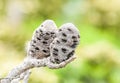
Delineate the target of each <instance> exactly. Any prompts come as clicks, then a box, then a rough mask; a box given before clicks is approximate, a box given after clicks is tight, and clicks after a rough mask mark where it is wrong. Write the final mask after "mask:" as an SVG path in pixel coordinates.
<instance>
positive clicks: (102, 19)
mask: <svg viewBox="0 0 120 83" xmlns="http://www.w3.org/2000/svg"><path fill="white" fill-rule="evenodd" d="M84 6H85V12H84V15H85V21H88V22H89V23H90V24H93V25H95V26H96V27H97V28H99V29H102V30H107V31H110V32H112V33H113V34H115V35H116V36H117V37H119V38H120V34H119V33H120V28H119V27H120V25H119V24H120V0H85V2H84Z"/></svg>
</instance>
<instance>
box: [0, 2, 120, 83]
mask: <svg viewBox="0 0 120 83" xmlns="http://www.w3.org/2000/svg"><path fill="white" fill-rule="evenodd" d="M50 18H51V19H52V20H54V21H55V22H56V24H57V25H58V26H60V25H61V24H63V23H66V22H73V23H74V24H75V25H76V27H78V29H79V30H80V35H81V39H80V45H79V46H78V48H77V49H76V56H77V59H76V60H75V61H73V62H72V63H70V64H69V65H67V66H66V67H65V68H62V69H57V70H52V69H48V68H39V69H33V70H32V74H31V76H30V79H29V83H120V42H119V41H120V28H119V23H120V20H119V18H120V1H119V0H0V68H1V69H0V77H1V78H2V77H5V75H6V74H7V73H8V72H9V71H10V70H11V69H12V68H14V67H15V66H16V65H18V64H19V63H20V62H22V61H23V59H24V58H25V57H26V52H25V44H26V42H27V41H29V40H30V39H31V36H32V33H33V31H34V30H35V29H36V28H37V27H38V26H39V25H40V23H41V22H42V21H43V20H45V19H50Z"/></svg>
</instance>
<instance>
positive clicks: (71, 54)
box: [67, 50, 75, 59]
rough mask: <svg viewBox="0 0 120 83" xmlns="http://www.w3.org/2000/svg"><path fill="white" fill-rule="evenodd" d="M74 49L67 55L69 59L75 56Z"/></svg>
mask: <svg viewBox="0 0 120 83" xmlns="http://www.w3.org/2000/svg"><path fill="white" fill-rule="evenodd" d="M74 52H75V51H74V50H73V51H71V52H70V53H69V54H68V55H67V59H69V58H70V57H71V56H73V55H74Z"/></svg>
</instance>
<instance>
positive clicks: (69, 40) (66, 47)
mask: <svg viewBox="0 0 120 83" xmlns="http://www.w3.org/2000/svg"><path fill="white" fill-rule="evenodd" d="M79 39H80V35H79V31H78V29H77V28H76V27H75V26H74V25H73V24H72V23H66V24H63V25H62V26H61V27H60V29H59V30H58V32H57V37H56V38H55V39H54V40H53V42H52V43H51V44H50V53H51V61H52V62H54V63H61V62H63V61H65V60H67V59H69V58H70V57H71V56H73V55H74V52H75V48H76V46H77V45H78V44H79Z"/></svg>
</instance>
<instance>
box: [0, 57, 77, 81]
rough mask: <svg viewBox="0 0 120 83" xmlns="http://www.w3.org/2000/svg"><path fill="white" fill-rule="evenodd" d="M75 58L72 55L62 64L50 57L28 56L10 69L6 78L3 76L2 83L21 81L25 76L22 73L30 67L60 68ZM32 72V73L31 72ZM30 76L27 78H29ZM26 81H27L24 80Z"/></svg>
mask: <svg viewBox="0 0 120 83" xmlns="http://www.w3.org/2000/svg"><path fill="white" fill-rule="evenodd" d="M74 59H75V56H72V57H71V58H69V59H68V60H66V61H63V62H61V63H60V64H55V63H52V62H51V60H50V57H48V58H43V59H30V58H26V59H25V60H24V61H23V63H21V64H20V65H18V66H17V67H15V68H14V69H12V70H11V71H10V73H9V74H8V75H7V76H6V78H3V79H1V80H0V83H19V81H20V80H21V79H24V75H23V77H20V76H21V75H22V74H25V73H26V72H28V71H29V70H30V69H32V68H35V67H45V66H47V67H48V68H50V69H58V68H62V67H65V66H66V65H67V64H68V63H70V62H71V61H73V60H74ZM29 74H30V73H29ZM27 76H28V77H29V75H27ZM28 77H26V79H27V80H28ZM24 83H27V82H25V81H24Z"/></svg>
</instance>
